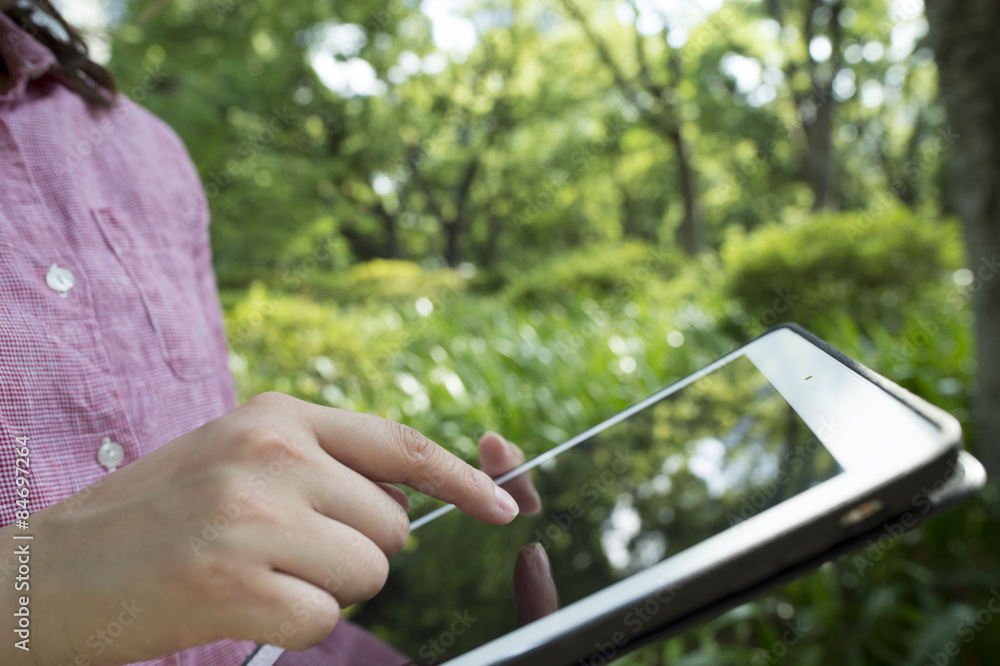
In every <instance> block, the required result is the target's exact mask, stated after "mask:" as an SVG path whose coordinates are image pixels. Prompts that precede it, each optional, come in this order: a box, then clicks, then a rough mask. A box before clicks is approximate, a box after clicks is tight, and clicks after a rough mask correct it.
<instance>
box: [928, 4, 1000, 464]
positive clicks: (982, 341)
mask: <svg viewBox="0 0 1000 666" xmlns="http://www.w3.org/2000/svg"><path fill="white" fill-rule="evenodd" d="M927 18H928V21H929V22H930V27H931V32H930V40H931V45H932V46H933V48H934V52H935V56H936V58H937V63H938V70H939V72H940V76H939V78H940V86H941V96H942V98H943V99H944V103H945V108H946V109H947V111H948V122H949V123H950V125H951V128H950V131H949V132H948V134H947V136H948V138H950V139H952V140H954V143H955V145H954V146H953V147H952V148H951V150H950V151H949V157H950V159H951V167H952V183H951V185H952V187H951V195H952V196H951V198H952V201H953V202H954V205H955V209H956V211H957V212H958V214H959V216H960V217H961V218H962V222H963V224H964V227H965V237H966V245H967V249H968V257H969V268H970V269H972V271H973V273H974V274H975V276H976V279H975V281H974V282H973V283H972V288H973V291H974V296H973V305H974V307H975V312H976V325H975V333H976V355H977V359H978V373H977V374H978V376H977V387H976V398H975V399H976V405H975V407H976V410H975V413H976V420H975V423H976V426H975V427H976V430H975V438H974V448H975V452H976V453H977V454H978V455H979V456H980V458H981V459H982V460H983V462H984V463H985V464H986V466H987V468H988V469H989V471H990V472H991V473H993V474H997V473H1000V446H998V444H997V438H998V437H1000V278H998V277H997V272H998V270H1000V266H998V263H997V262H998V259H1000V88H998V87H997V81H1000V49H998V48H997V35H998V34H1000V3H998V2H997V0H963V1H961V2H959V1H958V0H927ZM956 135H958V136H956ZM948 138H943V140H944V141H946V142H947V141H948Z"/></svg>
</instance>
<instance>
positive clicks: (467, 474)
mask: <svg viewBox="0 0 1000 666" xmlns="http://www.w3.org/2000/svg"><path fill="white" fill-rule="evenodd" d="M459 474H460V475H461V477H462V484H463V485H464V486H465V488H466V490H467V491H468V492H469V495H471V496H475V495H477V494H478V493H479V491H480V490H481V489H482V486H483V479H484V478H485V476H486V475H485V474H483V473H482V472H480V471H479V470H478V469H476V468H475V467H473V466H472V465H466V464H461V465H460V468H459Z"/></svg>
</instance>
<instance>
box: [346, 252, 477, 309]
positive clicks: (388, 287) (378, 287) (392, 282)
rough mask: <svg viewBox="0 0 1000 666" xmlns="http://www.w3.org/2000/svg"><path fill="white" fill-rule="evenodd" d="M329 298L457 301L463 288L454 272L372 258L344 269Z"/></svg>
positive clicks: (358, 300)
mask: <svg viewBox="0 0 1000 666" xmlns="http://www.w3.org/2000/svg"><path fill="white" fill-rule="evenodd" d="M335 284H337V285H338V286H337V288H335V290H334V291H333V294H332V296H333V299H334V301H336V302H337V303H356V302H365V301H380V302H382V301H384V302H389V303H396V302H400V303H401V302H410V303H412V302H414V301H416V299H418V298H420V297H429V298H435V297H442V296H443V295H444V294H450V295H451V297H452V298H458V297H459V295H460V294H461V292H462V290H463V289H464V288H465V282H464V280H463V279H462V277H461V276H460V275H459V274H458V273H457V272H456V271H454V270H450V269H439V270H431V271H428V270H424V269H422V268H421V267H420V266H419V265H417V264H415V263H413V262H409V261H399V260H389V259H374V260H372V261H367V262H365V263H362V264H357V265H355V266H352V267H351V268H350V269H348V270H347V271H346V272H345V273H344V275H343V277H342V278H338V279H337V280H336V281H335Z"/></svg>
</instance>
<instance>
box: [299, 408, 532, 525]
mask: <svg viewBox="0 0 1000 666" xmlns="http://www.w3.org/2000/svg"><path fill="white" fill-rule="evenodd" d="M301 404H302V405H304V408H303V412H304V416H305V417H306V421H307V424H308V425H309V426H310V427H311V429H312V431H313V433H314V434H315V435H316V439H317V441H318V442H319V444H320V446H322V447H323V450H325V451H326V452H327V453H328V454H329V455H331V456H332V457H334V458H336V459H337V460H338V461H340V462H341V463H343V464H345V465H347V466H348V467H350V468H351V469H353V470H355V471H356V472H359V473H361V474H363V475H364V476H366V477H368V478H369V479H371V480H372V481H377V482H382V483H402V484H405V485H407V486H409V487H411V488H413V489H414V490H416V491H418V492H421V493H423V494H425V495H430V496H431V497H436V498H437V499H439V500H443V501H445V502H448V503H450V504H454V505H455V506H456V507H457V508H458V509H459V510H461V511H463V512H464V513H467V514H469V515H470V516H472V517H473V518H479V519H480V520H484V521H486V522H488V523H493V524H496V525H504V524H507V523H509V522H510V521H511V520H513V519H514V516H516V515H517V512H518V507H517V502H515V501H514V498H513V497H511V496H510V494H509V493H508V492H507V491H506V490H504V489H503V488H500V487H499V486H497V485H496V484H495V483H494V482H493V479H491V478H490V477H489V476H488V475H487V474H485V473H483V472H481V471H479V470H478V469H476V468H475V467H473V466H472V465H470V464H468V463H466V462H465V461H464V460H462V459H461V458H459V457H458V456H456V455H454V454H452V453H450V452H449V451H446V450H445V449H443V448H442V447H440V446H439V445H437V444H435V443H434V442H433V441H431V440H430V439H429V438H427V437H425V436H424V435H423V434H421V433H420V432H418V431H416V430H414V429H413V428H410V427H409V426H405V425H403V424H401V423H396V422H395V421H390V420H388V419H383V418H381V417H378V416H373V415H371V414H362V413H360V412H351V411H347V410H343V409H337V408H335V407H322V406H320V405H313V404H311V403H306V402H303V403H301Z"/></svg>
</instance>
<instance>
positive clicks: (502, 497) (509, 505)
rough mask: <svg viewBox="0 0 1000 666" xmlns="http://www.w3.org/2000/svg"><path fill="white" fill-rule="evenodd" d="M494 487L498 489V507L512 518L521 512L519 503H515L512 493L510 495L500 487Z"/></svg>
mask: <svg viewBox="0 0 1000 666" xmlns="http://www.w3.org/2000/svg"><path fill="white" fill-rule="evenodd" d="M493 487H494V488H496V495H497V506H499V507H500V510H501V511H503V512H504V513H506V514H507V515H508V516H510V517H511V518H513V517H514V516H516V515H517V512H518V511H520V509H518V507H517V502H515V501H514V498H513V497H511V496H510V493H508V492H507V491H506V490H504V489H503V488H501V487H500V486H493Z"/></svg>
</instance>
